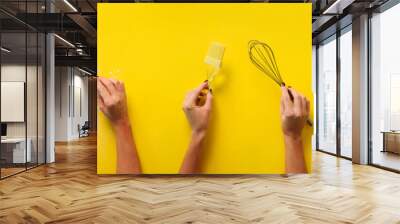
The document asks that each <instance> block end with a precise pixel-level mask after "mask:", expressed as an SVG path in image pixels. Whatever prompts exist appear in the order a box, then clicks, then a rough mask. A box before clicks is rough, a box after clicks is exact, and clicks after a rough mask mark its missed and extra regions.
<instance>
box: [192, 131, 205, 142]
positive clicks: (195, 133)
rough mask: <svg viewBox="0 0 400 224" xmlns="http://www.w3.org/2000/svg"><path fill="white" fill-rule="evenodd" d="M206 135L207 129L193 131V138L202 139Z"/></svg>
mask: <svg viewBox="0 0 400 224" xmlns="http://www.w3.org/2000/svg"><path fill="white" fill-rule="evenodd" d="M205 137H206V131H205V130H203V131H192V139H193V140H197V141H202V140H204V138H205Z"/></svg>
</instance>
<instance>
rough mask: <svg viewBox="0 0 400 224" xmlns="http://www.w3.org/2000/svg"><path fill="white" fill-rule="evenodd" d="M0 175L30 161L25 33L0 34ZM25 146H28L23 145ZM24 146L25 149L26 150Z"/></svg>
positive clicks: (17, 170)
mask: <svg viewBox="0 0 400 224" xmlns="http://www.w3.org/2000/svg"><path fill="white" fill-rule="evenodd" d="M1 47H2V49H7V50H1V108H0V109H1V124H2V129H3V131H2V132H3V133H2V139H1V167H2V168H1V174H2V178H4V177H6V176H9V175H12V174H15V173H17V172H21V171H23V170H25V165H26V162H27V161H28V162H29V161H30V153H31V151H30V148H29V144H26V120H25V91H26V69H27V67H26V33H25V32H15V33H4V32H3V33H2V34H1ZM27 146H28V147H27ZM27 149H28V150H27Z"/></svg>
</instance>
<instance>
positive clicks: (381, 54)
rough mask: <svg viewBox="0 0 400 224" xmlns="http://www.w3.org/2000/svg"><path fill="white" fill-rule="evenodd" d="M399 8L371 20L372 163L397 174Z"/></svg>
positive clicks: (399, 149) (399, 159) (399, 146)
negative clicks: (390, 169) (392, 170)
mask: <svg viewBox="0 0 400 224" xmlns="http://www.w3.org/2000/svg"><path fill="white" fill-rule="evenodd" d="M399 21H400V4H398V5H396V6H394V7H393V8H391V9H389V10H387V11H384V12H383V13H380V14H376V15H374V16H373V17H372V19H371V26H372V27H371V31H372V37H371V40H372V49H371V50H372V55H371V58H372V63H371V65H372V74H371V76H372V77H371V79H372V80H371V95H372V96H371V98H372V99H371V109H372V111H371V122H372V125H371V128H372V130H371V134H372V155H371V156H372V163H373V164H377V165H380V166H384V167H388V168H392V169H396V170H400V110H399V109H400V108H399V107H400V105H399V102H400V101H399V96H400V63H399V52H400V44H399V40H400V30H399V29H398V23H399Z"/></svg>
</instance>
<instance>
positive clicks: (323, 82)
mask: <svg viewBox="0 0 400 224" xmlns="http://www.w3.org/2000/svg"><path fill="white" fill-rule="evenodd" d="M318 149H320V150H323V151H327V152H330V153H336V37H332V38H331V40H330V41H327V42H326V43H323V44H321V45H320V46H319V48H318Z"/></svg>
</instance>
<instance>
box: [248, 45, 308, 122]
mask: <svg viewBox="0 0 400 224" xmlns="http://www.w3.org/2000/svg"><path fill="white" fill-rule="evenodd" d="M248 47H249V48H248V51H249V58H250V60H251V62H252V63H253V64H254V65H255V66H256V67H257V68H258V69H259V70H260V71H262V72H263V73H264V74H266V75H267V76H268V77H270V78H271V79H272V80H273V81H274V82H275V83H276V84H278V86H279V87H280V86H282V85H283V86H285V85H286V84H285V82H284V81H283V79H282V76H281V73H280V72H279V68H278V64H277V63H276V59H275V55H274V51H273V50H272V48H271V47H270V46H269V45H268V44H266V43H264V42H261V41H259V40H251V41H249V44H248ZM288 93H289V96H290V99H291V100H292V101H293V95H292V93H291V92H290V90H288ZM307 124H308V125H310V126H312V121H311V119H310V118H308V119H307Z"/></svg>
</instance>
